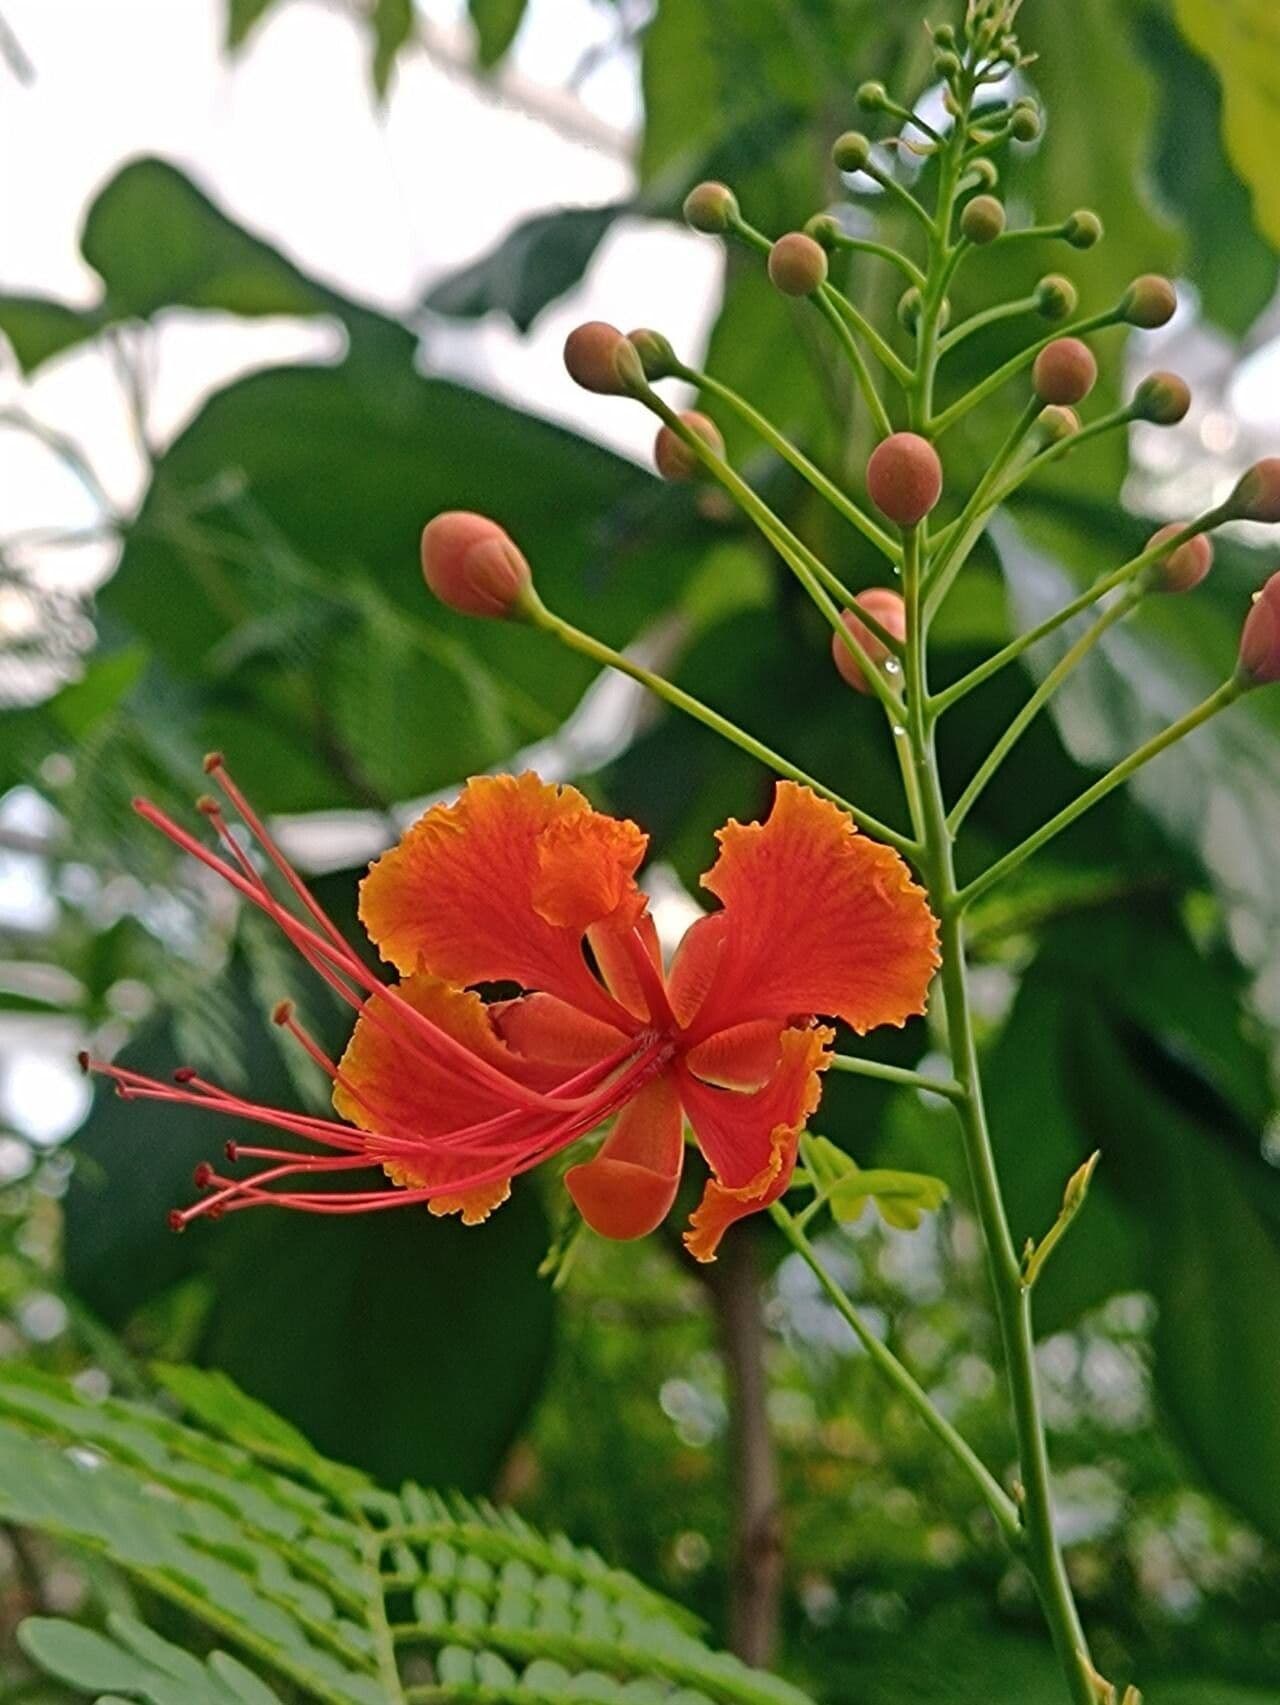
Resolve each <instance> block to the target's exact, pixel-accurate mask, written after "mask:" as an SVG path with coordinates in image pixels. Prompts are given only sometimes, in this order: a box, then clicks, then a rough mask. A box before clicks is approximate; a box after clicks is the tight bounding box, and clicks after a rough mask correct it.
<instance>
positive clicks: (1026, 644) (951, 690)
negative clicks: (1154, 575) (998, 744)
mask: <svg viewBox="0 0 1280 1705" xmlns="http://www.w3.org/2000/svg"><path fill="white" fill-rule="evenodd" d="M1223 519H1225V517H1224V514H1223V511H1222V510H1221V509H1210V510H1206V512H1205V513H1204V514H1203V515H1198V516H1197V517H1196V519H1195V520H1194V521H1188V522H1187V524H1186V526H1185V527H1183V528H1181V529H1180V530H1179V531H1178V532H1177V533H1174V534H1172V535H1171V536H1170V537H1169V538H1168V539H1166V540H1164V541H1163V542H1162V543H1160V544H1154V545H1152V544H1149V545H1148V546H1147V547H1146V549H1145V550H1143V551H1141V552H1140V553H1139V554H1138V555H1137V556H1136V557H1131V558H1130V560H1129V561H1128V562H1124V563H1121V565H1120V567H1119V568H1116V569H1113V570H1112V572H1111V573H1110V574H1106V575H1103V577H1102V578H1101V580H1096V581H1094V583H1093V585H1092V586H1088V587H1086V588H1085V590H1084V591H1083V592H1081V593H1080V595H1079V596H1078V597H1076V598H1073V599H1072V600H1071V602H1070V603H1069V604H1064V605H1063V606H1062V608H1061V609H1060V610H1057V611H1055V612H1054V614H1053V615H1051V616H1046V617H1045V619H1044V621H1042V622H1038V623H1037V624H1036V626H1035V627H1033V628H1028V629H1027V631H1026V633H1024V634H1019V635H1018V637H1017V638H1016V639H1011V640H1010V641H1009V643H1008V645H1006V646H1004V647H1003V648H1002V649H1001V650H1000V651H997V652H995V653H994V654H993V655H992V656H990V657H988V658H987V660H986V662H985V663H979V664H978V666H977V668H975V669H971V670H970V671H969V673H968V674H967V675H963V676H962V677H961V678H960V680H958V681H956V682H955V683H954V684H953V685H952V686H950V687H948V688H947V689H946V691H945V692H941V693H938V694H936V695H935V697H934V698H933V700H932V702H931V704H930V710H931V711H932V713H933V715H934V716H941V714H942V712H943V711H944V710H947V709H949V708H950V707H951V706H952V705H953V704H955V703H956V701H957V700H958V699H962V698H964V696H965V695H966V693H971V692H972V691H973V689H974V688H975V687H980V686H981V685H982V684H983V682H984V681H989V680H990V679H991V677H992V676H993V675H996V674H998V673H999V672H1000V670H1001V669H1003V668H1004V666H1005V665H1006V663H1012V662H1014V661H1015V659H1017V658H1019V657H1021V656H1022V654H1023V652H1024V651H1027V650H1028V649H1029V648H1030V647H1031V646H1033V645H1035V644H1036V643H1037V641H1039V640H1042V639H1047V638H1048V636H1049V635H1050V634H1051V633H1054V632H1055V631H1056V630H1057V629H1058V628H1060V627H1061V626H1062V624H1063V623H1064V622H1069V621H1070V620H1071V618H1072V616H1078V615H1080V614H1081V612H1082V611H1084V610H1087V609H1088V608H1089V607H1090V606H1091V605H1093V604H1096V603H1097V601H1098V599H1099V598H1104V597H1105V596H1106V594H1107V593H1108V592H1110V591H1111V590H1112V589H1113V588H1114V587H1117V586H1122V585H1123V584H1124V583H1125V581H1127V580H1132V579H1133V577H1134V576H1135V575H1137V574H1140V573H1141V572H1142V571H1143V569H1145V568H1149V567H1150V566H1151V565H1152V564H1153V563H1156V562H1159V561H1161V559H1162V558H1164V557H1167V556H1169V555H1170V554H1171V553H1172V552H1173V551H1176V550H1177V549H1178V547H1179V546H1180V545H1185V544H1186V542H1187V540H1188V539H1194V538H1195V537H1196V536H1197V535H1198V534H1200V533H1206V532H1208V531H1209V529H1210V528H1212V527H1215V526H1217V524H1218V522H1219V521H1221V520H1223Z"/></svg>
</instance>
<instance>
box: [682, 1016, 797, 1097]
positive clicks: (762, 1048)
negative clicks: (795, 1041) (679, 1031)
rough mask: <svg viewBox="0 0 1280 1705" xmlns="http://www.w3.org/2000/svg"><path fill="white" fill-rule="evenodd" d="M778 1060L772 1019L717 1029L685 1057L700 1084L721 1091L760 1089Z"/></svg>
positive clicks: (778, 1045)
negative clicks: (718, 1088) (712, 1086)
mask: <svg viewBox="0 0 1280 1705" xmlns="http://www.w3.org/2000/svg"><path fill="white" fill-rule="evenodd" d="M781 1060H782V1027H781V1026H780V1025H779V1024H778V1021H777V1019H776V1018H752V1019H749V1020H748V1021H747V1023H746V1024H735V1025H732V1026H731V1027H730V1028H729V1029H728V1030H717V1031H716V1033H715V1035H714V1036H708V1037H707V1039H706V1041H705V1042H699V1043H698V1044H697V1046H696V1047H693V1048H690V1049H689V1051H688V1053H687V1054H686V1055H685V1064H686V1065H687V1066H688V1068H689V1070H690V1071H691V1072H693V1073H694V1074H695V1076H697V1077H699V1078H701V1079H702V1081H703V1083H710V1084H716V1085H718V1086H719V1087H720V1088H721V1089H761V1088H763V1087H764V1085H765V1084H766V1083H768V1081H769V1079H770V1078H771V1077H772V1076H773V1074H774V1072H776V1071H777V1069H778V1066H779V1064H780V1063H781Z"/></svg>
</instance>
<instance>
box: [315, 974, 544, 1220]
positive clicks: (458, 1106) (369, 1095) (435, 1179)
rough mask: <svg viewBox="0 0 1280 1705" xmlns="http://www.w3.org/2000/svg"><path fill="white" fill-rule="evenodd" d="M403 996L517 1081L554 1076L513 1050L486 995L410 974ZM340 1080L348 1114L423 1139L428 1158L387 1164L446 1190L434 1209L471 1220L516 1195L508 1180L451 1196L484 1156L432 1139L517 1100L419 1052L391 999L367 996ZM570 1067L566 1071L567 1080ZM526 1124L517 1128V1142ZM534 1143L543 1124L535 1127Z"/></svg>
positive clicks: (391, 1173) (410, 1184)
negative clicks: (452, 1187) (498, 1029)
mask: <svg viewBox="0 0 1280 1705" xmlns="http://www.w3.org/2000/svg"><path fill="white" fill-rule="evenodd" d="M397 992H398V993H399V994H400V996H401V997H402V998H403V999H404V1000H406V1001H408V1002H409V1004H410V1005H411V1006H413V1007H415V1008H416V1009H417V1010H418V1011H419V1012H421V1013H423V1014H425V1015H426V1017H428V1018H429V1019H430V1020H431V1022H432V1023H433V1024H435V1025H438V1026H439V1028H440V1029H441V1030H445V1031H447V1032H448V1033H449V1034H450V1035H451V1036H453V1037H455V1038H456V1039H457V1040H458V1041H459V1042H462V1043H464V1044H465V1046H466V1047H467V1048H468V1049H469V1050H470V1051H471V1052H472V1053H475V1054H477V1055H479V1056H480V1058H482V1059H484V1060H487V1061H488V1062H489V1064H490V1065H494V1066H497V1067H498V1068H499V1069H500V1070H502V1071H504V1072H506V1073H507V1074H508V1075H509V1076H511V1077H512V1078H513V1079H515V1080H516V1081H517V1082H521V1083H528V1082H531V1081H533V1082H534V1083H535V1087H542V1085H541V1084H538V1083H537V1080H538V1079H539V1078H542V1079H543V1080H544V1081H545V1078H546V1077H547V1075H548V1074H547V1073H546V1072H545V1071H543V1072H538V1071H537V1070H536V1069H530V1067H529V1066H528V1065H527V1063H526V1062H524V1061H522V1060H521V1058H520V1056H519V1055H517V1054H515V1053H513V1052H512V1051H511V1049H509V1048H508V1047H507V1045H506V1044H505V1043H504V1042H503V1041H502V1039H501V1038H500V1037H499V1036H498V1034H497V1032H496V1031H495V1029H494V1027H493V1023H492V1020H491V1018H490V1015H489V1009H488V1008H487V1007H486V1006H485V1004H484V1002H483V1001H482V1000H481V999H480V997H479V995H477V994H474V993H472V992H471V991H470V990H466V989H458V988H455V987H453V986H452V985H451V984H449V983H442V982H439V981H438V980H437V979H435V978H433V977H410V978H408V979H406V980H405V981H404V982H402V983H401V984H400V985H399V988H398V991H397ZM338 1075H339V1080H340V1081H339V1082H338V1083H337V1085H336V1086H335V1088H334V1091H333V1104H334V1106H335V1107H336V1108H337V1110H338V1112H339V1113H340V1114H341V1115H342V1117H343V1118H344V1119H349V1120H350V1121H351V1123H352V1124H353V1125H357V1126H359V1128H360V1129H361V1130H365V1131H379V1132H384V1133H388V1132H389V1133H390V1134H391V1135H393V1136H396V1135H399V1136H402V1137H403V1136H405V1135H410V1136H412V1138H413V1139H415V1140H418V1141H420V1142H421V1144H422V1157H421V1160H419V1159H418V1157H417V1155H416V1154H415V1155H414V1156H413V1157H412V1158H407V1157H406V1156H405V1155H404V1154H397V1155H396V1156H394V1158H388V1159H387V1160H385V1161H384V1162H383V1171H384V1172H385V1173H386V1175H387V1177H388V1178H390V1180H391V1181H392V1183H393V1184H399V1185H403V1186H405V1187H406V1188H408V1189H420V1190H425V1189H431V1188H434V1187H436V1186H440V1187H441V1188H442V1190H443V1192H444V1193H442V1194H441V1195H440V1196H438V1197H436V1198H434V1199H433V1200H432V1201H431V1202H430V1203H429V1204H428V1206H429V1207H430V1209H431V1211H432V1213H436V1214H448V1213H460V1214H461V1215H462V1219H463V1223H464V1224H466V1225H476V1224H479V1222H480V1221H481V1220H484V1219H487V1218H488V1216H489V1214H490V1213H491V1212H492V1211H493V1209H494V1208H495V1207H497V1206H498V1205H499V1204H500V1203H501V1202H504V1201H505V1200H506V1198H507V1196H508V1194H509V1193H510V1181H509V1179H500V1180H496V1181H492V1182H489V1183H486V1184H483V1185H481V1186H480V1187H479V1188H477V1189H463V1190H461V1191H459V1192H457V1193H452V1194H450V1193H448V1188H447V1187H448V1186H449V1184H451V1183H453V1182H454V1181H458V1182H461V1181H462V1180H463V1179H465V1178H468V1177H475V1175H476V1173H477V1170H478V1168H482V1167H483V1165H484V1159H485V1158H491V1156H488V1157H484V1158H482V1159H480V1160H479V1161H478V1160H477V1157H476V1156H475V1155H474V1154H469V1153H468V1152H467V1151H466V1150H465V1149H461V1148H459V1149H456V1150H455V1149H450V1148H448V1147H444V1146H439V1147H436V1146H434V1145H433V1139H438V1138H441V1137H445V1136H448V1135H449V1134H450V1133H451V1132H454V1131H460V1130H464V1129H466V1128H467V1127H468V1126H471V1125H478V1124H480V1123H481V1122H482V1121H484V1120H487V1119H493V1118H497V1117H499V1116H501V1115H503V1114H509V1113H510V1110H511V1103H510V1102H509V1101H507V1100H505V1099H504V1098H503V1096H502V1092H501V1089H500V1087H498V1086H497V1085H493V1084H490V1083H487V1082H485V1081H484V1080H480V1081H479V1082H477V1081H475V1080H474V1079H472V1078H470V1077H468V1076H467V1075H466V1072H465V1068H464V1067H462V1066H458V1065H454V1064H453V1063H452V1062H450V1061H448V1060H437V1059H433V1058H429V1057H427V1056H426V1055H424V1054H423V1053H422V1052H421V1051H419V1050H416V1049H414V1047H413V1046H412V1039H411V1038H410V1037H409V1036H408V1035H407V1033H406V1031H405V1029H404V1024H403V1020H399V1019H398V1017H397V1014H396V1012H395V1009H394V1007H392V1006H391V1004H390V1002H389V1001H386V1000H380V999H379V997H378V996H376V995H375V996H373V997H372V998H371V999H370V1000H369V1001H367V1002H366V1003H365V1007H364V1010H363V1011H362V1013H361V1015H360V1017H359V1018H358V1019H357V1020H356V1027H355V1029H354V1030H353V1031H352V1033H351V1040H350V1041H349V1042H348V1043H347V1048H346V1052H345V1053H344V1054H343V1056H342V1059H341V1060H340V1061H339V1062H338ZM563 1075H564V1074H563V1072H561V1073H560V1074H559V1076H560V1077H561V1078H562V1077H563ZM519 1135H520V1133H519V1127H518V1126H517V1127H516V1129H515V1130H513V1131H512V1133H511V1138H512V1141H513V1143H516V1144H518V1141H519ZM531 1135H532V1136H533V1138H534V1140H535V1141H536V1137H537V1127H536V1126H535V1127H534V1129H533V1131H532V1132H531Z"/></svg>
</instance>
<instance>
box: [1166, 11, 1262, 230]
mask: <svg viewBox="0 0 1280 1705" xmlns="http://www.w3.org/2000/svg"><path fill="white" fill-rule="evenodd" d="M1174 14H1175V16H1176V17H1177V20H1178V23H1179V24H1180V25H1181V26H1182V30H1183V33H1184V34H1185V35H1186V37H1187V40H1188V41H1189V42H1190V43H1191V45H1192V46H1193V47H1194V48H1195V49H1196V50H1197V52H1199V53H1202V54H1203V55H1204V56H1205V58H1206V59H1207V60H1208V61H1209V63H1210V64H1211V65H1212V66H1213V68H1214V70H1215V71H1216V72H1217V74H1218V77H1219V79H1220V80H1221V83H1222V95H1223V116H1224V119H1225V128H1226V143H1227V151H1228V153H1229V154H1230V155H1231V158H1232V160H1233V162H1234V163H1235V167H1236V170H1237V171H1238V172H1239V174H1240V176H1241V177H1242V178H1243V179H1244V181H1245V182H1246V183H1247V184H1248V185H1249V188H1250V189H1251V190H1252V192H1253V207H1254V217H1255V219H1256V221H1257V224H1258V228H1259V229H1260V230H1261V231H1263V232H1264V233H1265V234H1266V236H1267V237H1269V238H1270V240H1271V242H1272V243H1275V244H1280V180H1277V177H1276V173H1275V158H1276V152H1277V149H1280V109H1278V108H1277V104H1276V95H1275V85H1274V71H1275V54H1276V49H1277V40H1276V15H1275V8H1274V6H1273V5H1272V4H1271V0H1174Z"/></svg>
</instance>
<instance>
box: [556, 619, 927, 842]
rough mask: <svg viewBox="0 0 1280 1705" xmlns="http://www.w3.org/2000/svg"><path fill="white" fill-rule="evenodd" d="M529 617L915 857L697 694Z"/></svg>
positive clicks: (577, 632) (567, 626) (585, 637)
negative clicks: (704, 701) (696, 695)
mask: <svg viewBox="0 0 1280 1705" xmlns="http://www.w3.org/2000/svg"><path fill="white" fill-rule="evenodd" d="M528 620H529V621H530V622H531V623H532V624H533V625H534V626H535V627H538V628H541V629H542V631H543V632H544V633H549V634H552V635H553V636H554V637H555V638H556V639H558V640H560V642H561V643H562V644H564V645H567V646H568V647H569V648H570V650H572V651H576V652H578V653H579V654H580V655H581V656H583V657H589V658H590V659H591V661H592V662H593V663H599V664H602V665H603V666H604V667H605V668H607V669H616V670H617V671H618V672H619V674H622V675H629V676H630V678H631V679H632V680H633V681H638V682H639V683H640V684H641V686H644V687H647V688H648V689H649V691H650V692H651V693H653V694H654V695H655V696H656V697H657V698H660V699H662V700H663V701H664V702H665V703H667V704H669V705H671V706H673V707H674V708H675V709H676V710H680V711H683V712H684V713H685V715H686V716H691V717H693V719H694V721H695V722H700V723H702V725H703V727H704V728H710V729H711V730H712V731H713V733H716V734H719V735H720V736H721V738H722V739H725V740H728V741H729V742H730V743H731V744H732V745H734V746H737V747H738V748H739V749H740V750H741V751H743V752H746V753H748V754H749V755H750V756H751V757H753V758H755V759H756V760H757V761H758V762H759V763H762V764H764V765H765V766H766V768H768V769H771V770H773V771H774V772H775V773H776V774H778V775H780V776H785V777H786V778H787V779H788V780H789V781H795V782H799V783H800V785H801V786H802V787H807V788H811V789H812V790H813V792H814V793H816V794H819V795H820V796H821V797H822V798H823V799H829V800H831V802H832V804H834V805H838V806H839V807H840V809H841V810H842V811H847V812H848V813H849V815H850V816H851V817H852V818H853V820H854V822H855V823H856V824H857V825H858V827H859V828H860V829H862V830H864V831H865V833H867V834H868V835H872V836H874V837H875V839H876V840H878V841H884V842H886V843H887V844H888V845H889V846H891V847H896V848H897V850H898V851H899V852H900V853H902V854H904V855H905V856H906V857H909V858H910V857H914V855H915V853H916V852H917V850H918V849H917V847H916V844H915V842H914V841H913V840H911V839H910V837H909V836H906V835H900V834H899V833H898V832H897V830H896V829H891V828H890V827H889V826H888V824H886V823H881V822H880V821H879V820H878V819H877V818H875V817H872V816H871V815H870V813H869V812H866V811H859V810H858V808H857V806H855V805H851V804H850V803H849V801H848V800H847V799H842V798H841V797H840V795H839V794H838V793H835V792H833V791H832V789H831V788H829V787H826V786H824V785H823V783H822V782H820V781H816V780H815V779H814V777H813V776H810V775H806V774H805V772H804V771H803V770H802V769H799V768H797V766H796V765H795V764H793V763H790V762H789V761H788V760H787V759H786V758H783V757H780V756H779V755H778V753H777V752H775V751H773V750H772V749H771V748H770V747H768V746H766V745H765V744H764V743H763V741H760V740H756V739H755V738H754V737H753V736H752V735H750V734H748V733H746V731H745V730H744V729H741V728H739V727H738V725H737V723H735V722H730V721H729V719H728V717H725V716H721V715H720V713H719V712H718V711H714V710H712V709H711V707H710V705H705V704H703V703H702V701H701V700H700V699H695V698H694V697H693V696H692V694H690V693H686V692H685V691H684V689H683V688H681V687H677V686H676V685H675V684H674V683H673V682H671V681H668V680H667V679H666V678H665V677H664V676H662V675H657V674H655V673H654V672H653V670H651V669H646V668H645V667H644V665H643V664H641V663H636V662H635V661H634V660H633V659H632V658H630V657H627V656H626V655H625V654H624V653H622V652H620V651H615V650H614V649H613V647H612V646H610V645H605V644H604V642H603V641H602V640H598V639H594V638H593V637H592V636H591V635H590V634H588V633H583V632H582V630H581V629H580V628H576V627H574V626H573V624H572V623H571V622H566V621H565V620H564V619H563V617H561V616H557V615H556V614H555V613H554V611H552V610H548V609H547V607H546V606H545V605H544V604H541V603H537V604H533V605H531V606H530V607H529V610H528Z"/></svg>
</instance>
